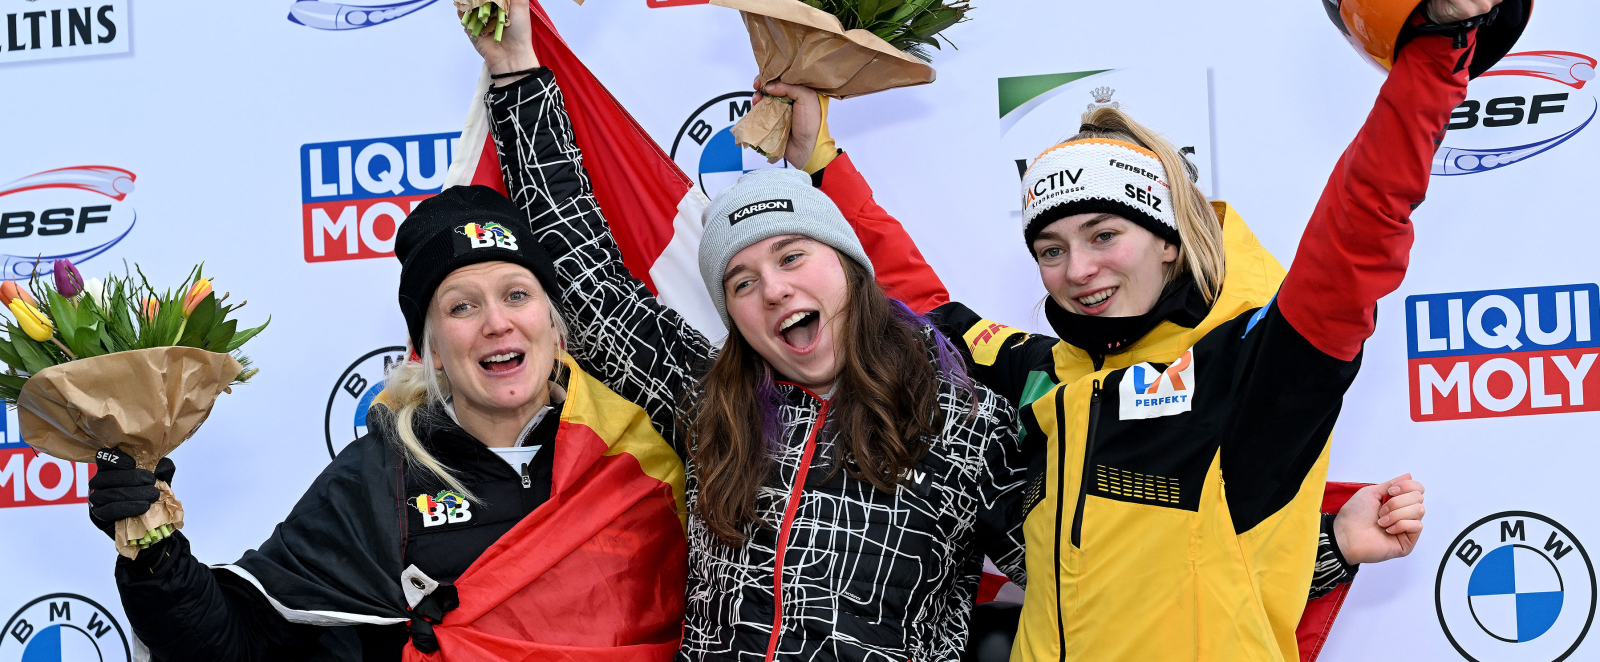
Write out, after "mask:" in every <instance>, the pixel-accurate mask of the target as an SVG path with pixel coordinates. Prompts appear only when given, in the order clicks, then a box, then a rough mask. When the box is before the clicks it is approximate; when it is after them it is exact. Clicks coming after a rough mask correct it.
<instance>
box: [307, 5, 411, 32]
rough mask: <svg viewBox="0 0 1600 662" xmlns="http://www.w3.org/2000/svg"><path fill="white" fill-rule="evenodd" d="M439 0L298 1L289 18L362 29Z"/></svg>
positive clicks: (313, 25) (320, 25)
mask: <svg viewBox="0 0 1600 662" xmlns="http://www.w3.org/2000/svg"><path fill="white" fill-rule="evenodd" d="M435 2H438V0H406V1H405V2H394V3H388V4H381V5H368V4H363V3H359V2H356V3H350V2H325V1H324V0H296V2H295V3H294V4H292V5H289V21H290V22H291V23H299V24H300V25H304V26H306V27H308V28H316V29H318V30H359V29H361V28H370V27H372V26H374V25H378V24H380V23H388V22H389V21H392V20H394V19H397V18H400V17H401V16H405V15H407V14H410V13H412V12H415V11H417V10H418V9H422V8H423V7H426V6H428V5H431V4H433V3H435Z"/></svg>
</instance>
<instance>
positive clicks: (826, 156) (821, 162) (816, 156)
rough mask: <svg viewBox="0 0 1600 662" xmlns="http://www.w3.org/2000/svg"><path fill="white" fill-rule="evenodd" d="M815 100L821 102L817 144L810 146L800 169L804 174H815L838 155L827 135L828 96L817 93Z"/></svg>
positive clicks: (831, 137) (831, 138) (835, 147)
mask: <svg viewBox="0 0 1600 662" xmlns="http://www.w3.org/2000/svg"><path fill="white" fill-rule="evenodd" d="M817 100H818V101H820V102H821V103H822V122H821V123H819V124H818V125H817V144H816V146H815V147H812V148H811V158H809V159H806V164H805V165H804V166H801V167H800V169H801V170H803V171H805V173H806V174H808V175H812V174H816V172H817V171H818V170H821V169H823V168H826V167H828V164H829V163H833V159H834V157H836V156H838V155H839V148H838V146H836V145H835V144H834V142H833V136H831V135H828V97H827V96H825V95H822V94H818V95H817Z"/></svg>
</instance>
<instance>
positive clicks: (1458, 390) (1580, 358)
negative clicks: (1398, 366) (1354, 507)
mask: <svg viewBox="0 0 1600 662" xmlns="http://www.w3.org/2000/svg"><path fill="white" fill-rule="evenodd" d="M1597 314H1600V288H1597V287H1596V286H1595V285H1594V284H1592V283H1590V284H1582V285H1555V286H1550V287H1524V288H1517V289H1508V290H1484V291H1481V292H1454V293H1446V294H1419V295H1416V296H1412V297H1407V298H1406V331H1407V334H1408V337H1407V340H1406V344H1407V355H1408V357H1409V359H1410V361H1409V363H1410V365H1409V366H1408V372H1409V381H1410V383H1411V420H1414V421H1419V422H1420V421H1442V420H1451V419H1458V418H1490V417H1495V416H1528V415H1532V414H1555V413H1562V412H1572V411H1595V410H1600V376H1596V374H1597V373H1596V371H1594V370H1593V368H1594V364H1595V359H1596V357H1597V356H1600V337H1597V336H1596V332H1597V331H1600V318H1597V317H1596V315H1597Z"/></svg>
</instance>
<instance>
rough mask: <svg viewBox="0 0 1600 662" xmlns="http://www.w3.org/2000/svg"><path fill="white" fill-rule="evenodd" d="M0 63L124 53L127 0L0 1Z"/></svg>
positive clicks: (126, 36) (128, 40)
mask: <svg viewBox="0 0 1600 662" xmlns="http://www.w3.org/2000/svg"><path fill="white" fill-rule="evenodd" d="M0 15H4V17H5V23H6V31H5V35H4V41H0V64H9V63H12V62H28V61H32V60H54V59H59V58H67V57H78V56H81V55H106V54H109V53H126V52H128V45H129V43H130V42H131V41H132V40H131V39H130V38H129V31H128V28H129V24H128V1H127V0H111V1H110V2H104V1H102V2H95V3H92V4H88V5H85V4H83V3H82V2H76V1H74V0H28V1H27V2H21V1H20V0H0Z"/></svg>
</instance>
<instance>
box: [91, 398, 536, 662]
mask: <svg viewBox="0 0 1600 662" xmlns="http://www.w3.org/2000/svg"><path fill="white" fill-rule="evenodd" d="M386 414H387V410H382V409H375V410H374V411H373V413H372V416H373V418H374V419H375V423H374V425H373V431H372V432H370V433H369V434H367V435H366V436H364V437H362V438H360V439H357V440H355V441H353V442H351V443H350V445H349V446H346V447H345V449H344V450H343V451H341V452H340V453H339V456H338V457H337V458H335V459H334V460H333V462H332V463H331V464H329V465H328V467H327V468H326V469H324V470H323V472H322V474H321V475H320V476H318V477H317V479H316V481H315V482H313V483H312V485H311V488H310V489H308V490H307V491H306V493H305V495H304V496H302V497H301V499H300V501H299V503H297V504H295V507H294V509H293V510H292V511H290V513H289V517H288V518H287V519H285V520H284V522H283V523H281V524H279V525H278V527H277V528H276V529H275V530H274V531H273V533H272V536H271V537H270V538H268V539H267V541H266V542H265V543H263V544H262V545H261V549H260V550H250V551H248V552H245V554H244V556H243V557H242V558H240V559H239V561H238V562H237V563H235V564H233V565H225V566H217V567H207V566H206V565H205V564H203V563H201V562H200V560H199V559H197V558H195V557H194V555H193V554H191V553H190V551H189V541H188V540H187V539H186V538H185V537H184V536H183V534H182V533H178V534H175V535H174V536H172V537H171V538H170V539H168V540H165V541H162V542H160V543H157V544H156V545H154V546H152V547H151V548H149V549H147V550H144V551H143V552H141V553H140V554H139V556H138V558H136V559H133V560H129V559H125V558H119V559H118V562H117V568H116V578H117V588H118V590H119V592H120V593H121V595H122V604H123V609H124V610H125V611H126V613H127V615H128V621H129V623H130V624H131V625H132V626H133V631H134V634H135V635H136V636H138V637H139V639H140V640H141V641H143V642H144V644H145V645H146V646H147V647H149V649H150V651H151V653H152V654H153V655H154V656H155V657H156V658H157V659H160V660H164V661H166V662H178V661H181V660H205V661H207V662H211V661H216V660H282V659H316V660H385V661H388V660H398V659H400V652H401V649H402V648H403V647H404V646H405V643H406V641H407V640H408V638H409V637H410V628H411V627H412V625H411V622H410V621H411V614H410V613H409V611H408V609H407V604H406V599H405V596H404V594H403V593H402V591H401V586H400V584H399V577H400V574H401V571H402V570H404V569H405V568H406V567H408V566H411V565H415V566H417V568H418V569H419V570H422V571H423V573H425V574H426V575H428V576H429V577H430V578H433V579H435V580H438V581H440V582H450V581H453V580H455V579H456V578H457V577H459V576H460V575H461V573H462V572H464V571H465V570H466V569H467V567H468V566H470V565H471V564H472V562H473V561H474V560H476V559H477V558H478V556H479V555H480V554H482V553H483V551H484V550H485V549H487V548H488V547H489V546H490V545H492V544H494V542H495V541H496V540H498V539H499V538H500V536H501V535H502V534H504V533H505V532H506V531H508V530H509V529H510V528H511V527H512V526H513V525H515V524H516V523H517V522H518V521H520V520H521V519H522V518H523V517H524V516H526V515H527V514H528V513H530V512H532V511H533V509H534V508H536V507H538V506H539V504H541V503H543V502H544V501H545V500H547V499H548V498H549V494H550V474H551V458H552V457H553V453H552V452H551V450H550V449H551V443H550V442H551V441H553V440H554V438H555V433H556V430H557V426H558V425H559V422H560V418H561V410H560V408H559V406H558V407H556V408H554V409H552V410H551V411H550V412H548V413H546V414H545V417H544V419H543V420H541V421H540V423H539V425H537V426H536V427H535V428H534V429H533V430H532V431H531V432H529V434H528V435H527V437H526V438H525V439H524V440H523V445H539V446H541V448H540V450H539V452H538V453H537V455H535V457H534V460H533V462H531V463H530V465H529V466H526V467H524V471H523V472H521V473H520V475H519V472H517V471H515V470H513V469H512V468H511V466H510V465H509V464H507V463H506V462H505V460H502V459H500V457H499V456H497V455H495V453H494V452H493V451H490V450H489V449H488V448H487V447H485V446H484V445H483V444H482V443H480V442H478V441H477V440H475V439H473V438H472V437H471V436H470V435H468V434H467V433H466V431H465V430H462V429H461V427H460V426H459V425H456V424H455V423H454V422H453V421H451V420H450V418H449V417H448V416H447V415H446V414H445V413H444V411H443V409H442V408H440V407H433V408H431V409H425V410H423V411H422V412H419V413H418V415H417V417H416V418H417V421H416V423H415V424H414V425H413V430H414V431H415V432H416V433H417V436H418V438H419V439H421V440H423V443H424V444H425V445H426V446H428V448H429V450H430V451H431V452H432V453H433V454H434V456H435V457H436V458H437V459H438V460H439V461H440V462H441V463H442V464H444V465H445V466H446V467H449V468H451V469H453V470H455V471H456V472H458V475H459V476H460V478H461V481H462V482H463V483H464V484H465V485H466V486H467V488H468V489H470V490H471V491H472V492H473V493H474V496H476V497H477V498H476V499H475V500H471V501H470V503H468V504H467V505H466V506H465V508H461V509H458V511H457V513H456V516H455V517H454V518H451V517H449V516H448V512H447V511H437V512H430V513H429V515H430V516H431V519H432V520H433V523H432V524H431V525H430V522H429V521H427V520H426V519H425V518H424V514H423V512H422V511H420V510H418V501H417V499H418V497H421V496H428V497H430V498H433V497H437V496H438V495H439V494H440V493H441V492H444V491H446V490H447V488H446V487H444V486H443V485H441V484H439V482H438V481H437V480H435V479H433V478H432V477H431V476H430V475H427V474H425V473H423V472H419V471H415V470H412V469H411V468H410V467H408V466H407V464H406V462H405V461H404V459H403V458H402V457H401V456H400V454H399V452H398V450H397V446H396V445H395V443H393V442H392V441H391V437H392V436H393V431H392V430H393V428H392V423H390V422H389V421H391V420H392V416H389V415H386ZM397 486H403V488H397ZM436 500H437V499H436ZM425 505H431V504H425ZM440 513H443V514H440ZM468 513H470V514H468ZM452 519H453V520H455V521H451V520H452ZM269 596H270V599H269ZM341 626H348V627H341ZM417 627H421V625H420V619H418V625H417Z"/></svg>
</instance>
